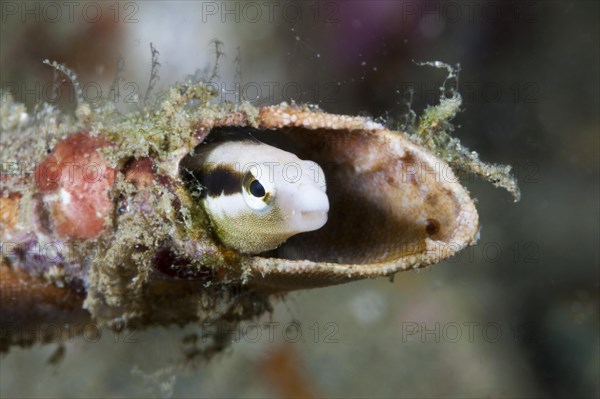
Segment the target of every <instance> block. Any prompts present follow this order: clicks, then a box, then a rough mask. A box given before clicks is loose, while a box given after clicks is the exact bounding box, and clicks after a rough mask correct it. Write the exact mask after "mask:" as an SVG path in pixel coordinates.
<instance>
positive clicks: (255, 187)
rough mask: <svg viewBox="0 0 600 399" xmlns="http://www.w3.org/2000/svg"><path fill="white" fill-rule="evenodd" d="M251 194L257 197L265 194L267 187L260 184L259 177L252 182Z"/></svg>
mask: <svg viewBox="0 0 600 399" xmlns="http://www.w3.org/2000/svg"><path fill="white" fill-rule="evenodd" d="M250 194H252V195H253V196H255V197H257V198H262V197H264V196H265V194H266V193H265V188H264V187H263V185H262V184H260V182H259V181H258V179H255V180H253V181H252V183H250Z"/></svg>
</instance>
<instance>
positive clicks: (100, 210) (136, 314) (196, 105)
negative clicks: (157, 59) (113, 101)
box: [0, 83, 514, 351]
mask: <svg viewBox="0 0 600 399" xmlns="http://www.w3.org/2000/svg"><path fill="white" fill-rule="evenodd" d="M213 94H214V93H212V92H211V89H210V88H209V87H208V86H206V85H203V84H201V83H196V84H182V85H179V86H176V87H173V88H171V89H170V91H169V92H168V93H167V94H166V95H165V96H164V97H163V98H162V99H161V100H160V102H158V104H157V105H156V106H154V107H147V108H145V109H144V110H142V111H138V112H137V113H135V112H134V113H132V114H128V115H121V114H119V113H118V112H116V111H115V110H114V107H111V105H110V104H106V105H103V106H98V105H95V106H94V107H92V106H91V105H90V104H87V103H85V102H84V101H82V100H81V99H80V102H79V104H78V106H77V109H76V111H75V115H69V114H68V113H65V112H61V111H60V110H58V109H56V108H53V107H51V106H49V105H45V106H44V105H40V107H39V109H38V110H37V111H36V112H27V110H26V109H25V108H24V106H23V105H21V104H17V103H15V102H13V101H12V99H11V98H10V96H9V95H8V94H7V93H4V94H3V99H2V109H1V114H2V130H3V134H2V139H1V144H2V147H1V148H2V162H3V164H2V176H1V178H2V180H1V181H2V187H1V195H0V209H1V214H2V217H1V220H0V223H1V227H2V266H1V269H0V329H2V334H0V349H4V350H5V349H7V348H8V347H9V346H10V345H15V344H19V345H28V344H32V343H35V342H44V341H46V340H48V339H47V337H45V336H44V334H43V333H40V331H39V328H36V327H39V326H40V325H47V323H54V325H57V326H61V327H60V328H65V329H68V330H69V334H72V333H73V330H76V331H79V330H80V329H82V328H84V327H85V325H86V323H90V322H93V323H96V325H100V326H106V327H108V328H112V329H116V330H120V329H124V328H127V329H136V328H144V327H148V326H154V325H169V324H178V325H183V324H186V323H192V322H195V323H206V322H212V323H219V324H220V325H235V324H236V323H238V322H240V321H242V320H249V319H252V318H256V317H258V316H260V315H262V314H264V313H265V312H268V311H270V310H271V301H272V300H273V299H274V298H277V297H279V296H281V295H282V294H284V293H285V292H288V291H290V290H296V289H306V288H315V287H324V286H329V285H334V284H342V283H348V282H351V281H355V280H359V279H365V278H372V277H378V276H387V277H391V276H393V275H394V274H395V273H397V272H399V271H403V270H412V269H416V268H419V267H423V266H426V265H430V264H434V263H438V262H440V261H442V260H444V259H446V258H448V257H450V256H452V255H453V254H455V253H457V252H458V251H460V250H461V249H463V248H464V247H465V246H467V245H469V244H472V243H474V242H475V241H476V240H477V237H478V232H479V219H478V215H477V210H476V208H475V204H474V201H473V199H472V198H471V197H470V196H469V193H468V192H467V190H466V189H465V188H464V187H463V186H462V185H461V184H460V182H459V180H458V178H457V177H456V175H455V173H454V171H453V169H452V168H451V167H450V165H449V164H448V163H447V162H446V161H449V162H451V161H452V159H453V158H452V155H453V154H455V153H454V152H452V151H453V150H452V151H450V150H449V151H447V152H445V153H444V152H443V148H441V147H440V148H441V150H440V151H437V154H436V148H435V147H432V146H428V144H427V140H425V139H424V138H426V136H423V134H422V133H423V132H425V133H427V132H429V133H431V134H433V135H443V134H446V130H447V129H446V130H444V129H445V128H447V127H448V126H449V123H448V121H449V119H451V118H452V117H453V116H454V114H455V113H456V112H457V111H458V108H459V106H460V98H459V97H457V95H455V96H453V97H444V96H442V99H441V102H440V105H438V106H436V107H431V108H429V109H428V110H427V111H426V113H425V114H424V115H423V116H422V117H421V119H420V121H419V123H418V124H416V125H415V126H416V128H415V131H414V132H398V131H393V130H389V129H388V128H386V127H385V126H384V125H383V124H381V123H378V122H376V121H374V120H372V119H370V118H367V117H359V116H347V115H334V114H328V113H326V112H323V111H321V110H320V109H318V108H317V107H314V106H307V105H302V106H300V105H294V104H291V105H290V104H287V103H282V104H279V105H274V106H266V107H262V108H255V107H253V106H251V105H250V104H247V103H241V104H226V103H225V104H214V103H212V102H211V101H210V98H211V96H212V95H213ZM432 142H435V140H433V141H432ZM452 146H453V148H458V147H457V146H456V145H455V144H452ZM452 146H451V147H452ZM461 148H462V147H461ZM469 154H472V153H470V152H469ZM459 155H460V154H459ZM440 157H443V158H444V160H442V159H441V158H440ZM463 164H465V163H463ZM475 165H476V166H477V167H479V169H480V170H484V169H485V171H486V173H487V174H488V176H492V177H493V178H494V179H495V181H496V182H498V181H501V180H502V178H504V177H505V176H504V175H503V173H504V172H506V171H507V169H503V168H496V169H494V167H491V166H490V167H489V168H487V169H486V168H484V167H482V165H483V166H486V165H485V164H482V163H475ZM490 168H491V169H490ZM490 171H492V172H494V173H490ZM498 176H500V178H498ZM503 176H504V177H503ZM504 181H505V182H508V183H509V184H513V183H514V180H513V179H512V178H506V179H505V180H504ZM44 323H46V324H44ZM232 330H233V328H224V329H222V331H223V333H224V334H225V333H226V331H232ZM226 342H227V339H226V337H221V338H218V337H217V338H215V342H214V349H215V351H217V350H219V349H220V348H222V347H223V346H224V345H225V343H226Z"/></svg>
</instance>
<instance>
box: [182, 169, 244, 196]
mask: <svg viewBox="0 0 600 399" xmlns="http://www.w3.org/2000/svg"><path fill="white" fill-rule="evenodd" d="M185 172H186V174H187V175H188V179H186V180H187V183H188V186H192V187H194V188H195V190H194V191H199V192H200V195H201V196H206V195H209V196H211V197H218V196H219V195H232V194H239V193H241V192H242V184H243V181H244V174H243V173H241V172H240V171H238V170H235V169H233V168H230V167H228V166H227V165H217V166H216V167H215V168H211V169H202V170H201V171H198V170H190V169H186V170H185Z"/></svg>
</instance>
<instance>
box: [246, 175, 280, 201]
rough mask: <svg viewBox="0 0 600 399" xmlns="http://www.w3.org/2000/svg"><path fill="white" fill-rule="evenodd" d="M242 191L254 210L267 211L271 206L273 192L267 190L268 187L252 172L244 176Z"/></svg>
mask: <svg viewBox="0 0 600 399" xmlns="http://www.w3.org/2000/svg"><path fill="white" fill-rule="evenodd" d="M242 191H243V194H244V199H245V201H246V203H247V204H248V206H249V207H250V208H252V209H253V210H255V211H266V210H268V209H270V208H271V206H272V202H273V193H271V192H267V188H265V186H263V184H262V183H261V182H260V180H258V179H257V178H256V177H255V176H254V175H253V174H252V173H251V172H248V173H246V176H245V177H244V182H243V190H242Z"/></svg>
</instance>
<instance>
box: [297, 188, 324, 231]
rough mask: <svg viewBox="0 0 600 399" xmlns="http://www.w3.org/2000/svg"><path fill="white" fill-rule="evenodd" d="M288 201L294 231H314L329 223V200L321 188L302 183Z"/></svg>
mask: <svg viewBox="0 0 600 399" xmlns="http://www.w3.org/2000/svg"><path fill="white" fill-rule="evenodd" d="M287 199H288V200H289V203H288V205H289V207H288V210H289V213H288V214H289V216H290V220H289V222H290V229H291V230H292V231H296V232H298V233H301V232H304V231H313V230H317V229H320V228H321V227H323V225H325V223H327V214H328V212H329V198H328V197H327V194H326V193H325V191H324V190H323V189H322V188H321V187H319V186H317V185H314V184H305V183H300V184H299V185H298V187H297V190H294V192H293V193H291V195H290V196H289V197H288V198H287Z"/></svg>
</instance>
